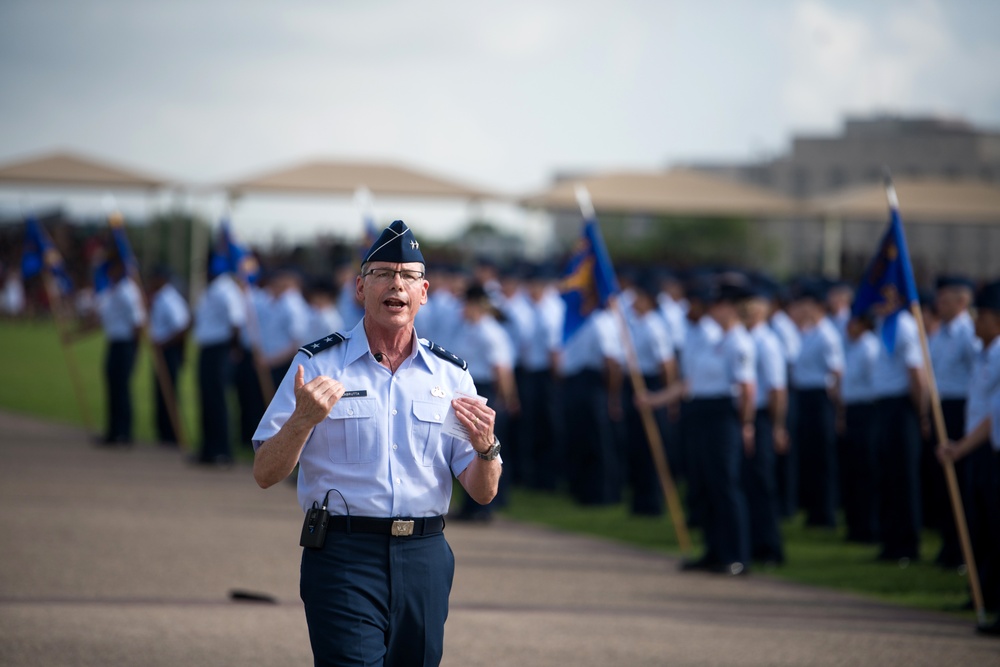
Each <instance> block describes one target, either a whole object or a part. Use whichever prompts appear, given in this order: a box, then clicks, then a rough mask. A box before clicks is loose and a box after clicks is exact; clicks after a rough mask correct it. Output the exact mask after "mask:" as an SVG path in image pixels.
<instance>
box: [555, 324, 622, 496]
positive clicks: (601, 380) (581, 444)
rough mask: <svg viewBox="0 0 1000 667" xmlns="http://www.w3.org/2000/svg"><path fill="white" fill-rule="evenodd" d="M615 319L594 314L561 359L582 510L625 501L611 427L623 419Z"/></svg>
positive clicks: (575, 489) (572, 469) (574, 484)
mask: <svg viewBox="0 0 1000 667" xmlns="http://www.w3.org/2000/svg"><path fill="white" fill-rule="evenodd" d="M614 317H615V316H614V314H612V313H611V312H610V311H609V310H607V309H603V310H597V311H595V312H593V313H592V314H591V315H590V316H589V317H588V318H587V319H586V321H585V322H584V323H583V325H582V326H581V327H580V328H579V329H577V330H576V331H575V332H574V333H573V335H572V336H570V338H569V340H567V341H566V342H565V344H564V345H563V348H562V351H561V352H560V356H559V373H560V377H561V385H560V388H561V391H562V397H563V405H562V407H563V414H564V424H565V427H566V442H567V443H573V455H572V457H571V458H570V461H569V464H568V466H569V469H568V471H567V472H568V475H569V490H570V494H571V495H572V496H573V498H574V499H575V500H576V501H577V502H578V503H580V504H582V505H609V504H614V503H616V502H618V501H619V500H620V499H621V476H620V471H619V465H618V456H617V452H616V451H615V448H614V424H613V423H612V422H613V421H621V418H622V397H621V391H622V380H623V377H622V366H621V362H620V355H621V352H622V346H621V339H620V336H619V335H618V332H617V328H616V324H617V323H616V322H615V319H614Z"/></svg>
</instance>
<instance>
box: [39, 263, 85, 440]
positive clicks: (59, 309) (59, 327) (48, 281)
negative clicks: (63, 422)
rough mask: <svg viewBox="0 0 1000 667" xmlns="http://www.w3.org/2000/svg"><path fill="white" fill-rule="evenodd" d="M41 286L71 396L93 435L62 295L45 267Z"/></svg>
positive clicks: (49, 270) (48, 269)
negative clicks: (52, 320) (49, 309)
mask: <svg viewBox="0 0 1000 667" xmlns="http://www.w3.org/2000/svg"><path fill="white" fill-rule="evenodd" d="M42 284H43V285H44V287H45V293H46V294H47V295H48V297H49V305H50V307H51V308H52V316H53V318H54V319H55V323H56V331H57V332H58V334H59V342H60V343H61V345H62V349H63V355H65V357H66V368H67V369H68V370H69V381H70V384H71V385H72V386H73V395H74V396H75V397H76V403H77V406H78V407H79V408H80V416H81V417H82V418H83V425H84V427H85V428H86V429H87V432H88V433H90V434H92V435H93V434H94V433H95V432H96V431H95V430H94V418H93V415H91V413H90V405H89V404H88V403H87V393H86V391H84V388H83V379H82V378H81V377H80V368H79V366H77V363H76V353H74V352H73V345H72V343H71V342H70V340H69V335H68V332H67V331H66V320H65V313H64V312H63V303H62V295H61V294H59V290H58V289H57V288H56V285H55V280H54V278H53V276H52V271H51V269H50V268H49V267H48V266H46V267H45V270H44V271H43V272H42Z"/></svg>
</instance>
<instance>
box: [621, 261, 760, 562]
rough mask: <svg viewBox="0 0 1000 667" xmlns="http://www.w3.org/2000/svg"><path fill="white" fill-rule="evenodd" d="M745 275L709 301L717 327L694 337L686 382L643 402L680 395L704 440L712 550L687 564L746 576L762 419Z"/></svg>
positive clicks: (696, 454)
mask: <svg viewBox="0 0 1000 667" xmlns="http://www.w3.org/2000/svg"><path fill="white" fill-rule="evenodd" d="M748 293H749V292H748V290H747V285H746V281H745V279H742V277H741V276H726V275H724V276H722V277H720V278H719V282H718V283H717V284H716V285H715V291H714V294H713V295H712V296H711V298H710V299H709V301H710V305H709V307H708V317H709V318H710V319H711V320H712V321H713V323H714V325H715V326H714V327H711V328H708V327H705V328H703V329H702V336H701V337H700V338H698V339H697V343H695V339H689V340H688V343H689V344H688V345H685V347H684V356H683V357H682V358H681V365H682V366H683V370H682V376H683V378H684V379H683V381H682V382H680V383H677V384H676V385H675V386H674V387H667V388H666V389H664V390H663V391H661V392H658V393H657V394H649V395H647V396H643V397H640V399H639V400H640V401H641V402H643V403H645V404H647V405H650V406H659V405H665V404H668V403H670V402H673V401H675V400H677V399H679V398H682V397H683V398H687V399H689V400H688V402H687V404H686V405H685V406H684V420H685V424H684V430H685V434H686V435H691V436H693V437H694V438H695V439H696V442H695V443H693V445H692V447H691V448H690V452H691V454H692V455H693V460H692V468H691V473H692V476H693V477H694V478H695V479H696V480H697V484H698V486H699V487H700V489H701V492H700V495H701V502H703V503H704V505H703V510H702V527H703V529H704V533H705V554H704V555H703V556H702V558H700V559H698V560H696V561H685V562H684V563H683V564H682V569H686V570H708V571H712V572H717V573H720V574H726V575H740V574H745V573H746V572H747V571H748V569H747V565H748V563H749V560H750V526H749V517H748V516H747V506H746V496H745V495H744V492H743V481H742V470H743V458H744V457H745V456H746V455H747V454H750V453H752V452H753V448H754V439H755V433H754V418H755V416H756V400H755V392H756V384H757V374H756V364H757V361H756V351H755V349H754V344H753V340H752V339H751V338H750V335H749V334H748V333H747V330H746V329H745V328H744V326H743V324H742V322H740V315H739V309H738V304H739V303H740V302H741V301H742V300H743V299H745V298H746V296H747V295H748Z"/></svg>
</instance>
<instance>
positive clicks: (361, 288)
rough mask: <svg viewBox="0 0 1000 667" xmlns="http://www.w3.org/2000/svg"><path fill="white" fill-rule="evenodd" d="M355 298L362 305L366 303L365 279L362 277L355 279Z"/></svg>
mask: <svg viewBox="0 0 1000 667" xmlns="http://www.w3.org/2000/svg"><path fill="white" fill-rule="evenodd" d="M354 296H355V298H356V299H357V300H358V301H360V302H361V303H364V302H365V279H364V278H362V277H361V275H358V276H357V277H356V278H355V279H354Z"/></svg>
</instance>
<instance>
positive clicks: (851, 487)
mask: <svg viewBox="0 0 1000 667" xmlns="http://www.w3.org/2000/svg"><path fill="white" fill-rule="evenodd" d="M874 326H875V324H874V322H873V320H872V317H871V315H868V314H860V315H854V316H853V317H851V319H850V320H849V321H848V323H847V344H846V346H845V348H844V378H843V381H842V382H841V386H840V387H841V389H840V398H841V414H840V416H839V417H838V430H839V431H840V433H841V435H842V447H843V450H842V452H841V459H840V460H841V462H842V463H843V474H842V475H841V480H842V483H841V489H840V497H841V501H842V503H843V506H844V522H845V523H846V524H847V540H848V541H850V542H862V543H865V544H871V543H874V542H875V541H876V540H877V538H878V532H879V531H878V495H877V493H876V489H877V482H878V460H877V456H876V443H875V431H874V426H875V414H874V411H875V403H874V394H873V379H872V378H873V374H874V372H875V363H876V361H877V360H878V355H879V349H880V347H881V345H882V343H881V341H879V339H878V338H876V337H875V334H873V333H872V328H873V327H874Z"/></svg>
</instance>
